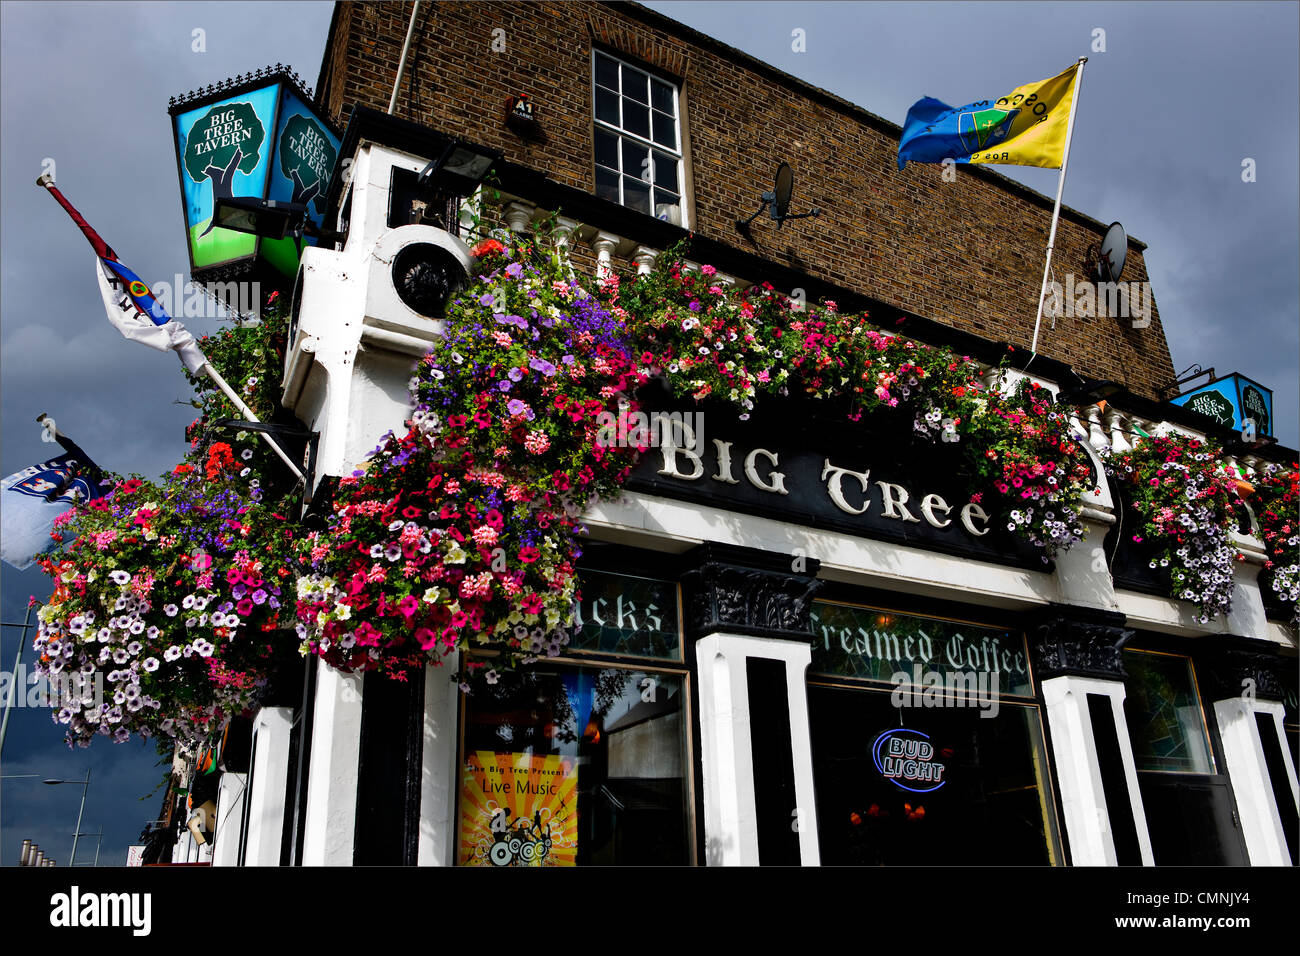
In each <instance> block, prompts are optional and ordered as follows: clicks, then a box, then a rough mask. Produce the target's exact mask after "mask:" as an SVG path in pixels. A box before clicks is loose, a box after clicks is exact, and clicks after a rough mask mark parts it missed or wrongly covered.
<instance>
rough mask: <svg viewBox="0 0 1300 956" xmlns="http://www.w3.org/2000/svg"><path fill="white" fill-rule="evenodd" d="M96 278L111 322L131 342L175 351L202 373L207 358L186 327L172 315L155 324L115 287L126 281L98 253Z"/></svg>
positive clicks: (195, 370) (188, 365)
mask: <svg viewBox="0 0 1300 956" xmlns="http://www.w3.org/2000/svg"><path fill="white" fill-rule="evenodd" d="M113 265H114V266H115V267H116V269H119V270H121V271H123V272H127V273H128V274H129V275H132V276H133V275H134V273H131V272H130V271H129V270H127V269H125V267H123V266H122V264H121V263H120V262H115V263H113ZM95 278H96V279H97V280H98V281H99V293H100V295H101V296H102V297H103V299H104V311H106V312H107V313H108V321H110V322H112V323H113V325H114V326H115V327H116V328H117V330H118V331H119V332H121V333H122V335H123V336H124V337H126V338H128V339H130V340H131V341H132V342H140V343H141V344H143V345H147V346H149V347H150V348H151V349H157V350H158V351H159V352H168V351H175V352H176V354H177V355H179V356H180V357H181V361H182V362H184V363H185V367H186V368H187V369H189V370H190V372H191V374H194V375H197V374H199V370H200V369H202V368H203V366H204V365H205V364H207V361H208V360H207V359H206V358H205V357H204V355H203V352H202V351H200V349H199V347H198V345H197V344H196V343H195V341H194V336H193V335H191V334H190V332H189V330H188V329H186V328H185V326H183V325H181V324H180V322H178V321H176V320H175V319H172V318H168V320H167V321H166V322H164V323H163V324H162V325H157V324H155V323H154V321H153V320H152V319H151V318H149V317H148V316H147V315H145V314H144V313H142V312H141V311H140V309H139V308H138V307H137V305H136V303H135V302H134V300H132V298H131V297H130V296H129V295H127V294H126V292H124V291H123V290H121V289H120V288H114V284H115V283H116V282H121V281H124V278H123V277H121V276H119V275H117V274H115V273H114V271H110V269H109V267H108V266H107V265H106V264H105V260H103V259H101V258H99V257H98V256H96V257H95ZM137 281H138V280H137ZM145 291H146V292H147V291H148V290H147V289H146V290H145ZM159 311H161V306H160V307H159ZM163 314H164V315H165V314H166V313H163Z"/></svg>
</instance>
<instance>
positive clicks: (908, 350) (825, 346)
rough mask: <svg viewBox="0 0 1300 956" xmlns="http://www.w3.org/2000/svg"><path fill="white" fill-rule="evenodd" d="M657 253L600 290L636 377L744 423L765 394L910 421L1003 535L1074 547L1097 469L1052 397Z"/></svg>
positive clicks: (967, 361) (944, 353) (822, 308)
mask: <svg viewBox="0 0 1300 956" xmlns="http://www.w3.org/2000/svg"><path fill="white" fill-rule="evenodd" d="M665 256H666V258H665V260H664V261H665V265H663V266H662V267H661V268H660V270H658V271H656V272H654V273H651V274H650V275H647V276H638V277H636V278H634V279H631V280H630V281H627V282H606V283H604V284H603V286H602V295H603V297H604V298H605V299H606V301H607V302H609V303H610V304H611V305H612V307H613V311H614V312H615V314H617V315H619V316H621V317H623V318H625V319H626V320H627V321H628V324H629V328H630V330H631V334H632V336H633V339H634V348H635V351H636V352H637V353H638V354H639V355H640V360H641V362H642V364H643V365H644V366H645V371H646V372H647V373H649V374H662V375H664V377H665V378H666V379H667V380H668V382H669V384H670V386H671V387H672V389H673V391H674V393H675V394H677V395H678V396H682V397H687V396H689V397H691V398H694V399H696V400H699V399H702V398H704V397H705V396H714V397H715V398H722V399H723V400H726V401H729V402H731V403H732V404H733V405H735V406H736V407H737V410H738V414H739V417H740V418H742V419H745V418H748V417H749V413H750V410H751V409H752V408H753V407H754V399H755V397H756V396H757V395H759V394H763V393H766V394H772V395H780V396H784V395H807V396H812V397H814V398H840V399H846V400H847V402H848V407H849V412H848V417H849V419H850V420H853V421H858V420H860V419H861V418H862V417H863V416H864V415H867V416H869V415H873V414H877V413H885V414H889V413H894V414H904V415H907V416H908V417H909V418H910V420H911V427H912V431H913V433H914V434H915V435H916V436H917V437H918V438H920V439H922V440H928V441H931V442H947V443H955V444H958V445H959V447H960V450H961V452H962V455H963V457H964V460H965V466H966V467H965V470H966V472H967V474H968V475H969V476H970V477H971V478H972V479H974V480H973V481H972V484H974V485H977V486H979V487H984V488H992V489H996V492H997V494H998V495H1001V496H1002V498H1003V499H1004V501H1005V503H1006V505H1007V508H1006V510H1007V511H1008V512H1009V513H1010V522H1009V525H1008V528H1009V530H1010V531H1012V532H1013V533H1015V534H1016V535H1017V536H1019V537H1021V538H1023V539H1024V540H1027V541H1029V542H1030V543H1031V544H1033V545H1035V546H1036V547H1038V548H1040V549H1042V551H1043V560H1044V561H1047V560H1048V558H1049V556H1050V555H1052V554H1054V553H1055V552H1056V551H1058V550H1061V549H1064V548H1068V547H1070V545H1072V544H1073V543H1075V542H1077V541H1079V540H1081V539H1082V537H1083V533H1084V531H1083V527H1082V525H1081V524H1080V522H1079V511H1078V499H1079V496H1080V494H1082V493H1083V492H1084V491H1085V490H1086V488H1087V487H1089V486H1090V482H1091V477H1092V467H1091V464H1090V462H1089V459H1088V456H1087V453H1086V452H1084V451H1083V449H1082V447H1081V446H1080V445H1079V444H1078V442H1079V440H1081V439H1082V436H1079V435H1071V434H1070V425H1069V419H1068V416H1067V415H1066V414H1064V413H1063V412H1062V411H1061V410H1060V409H1058V408H1056V407H1055V406H1054V404H1053V399H1052V396H1051V394H1050V393H1049V391H1048V390H1047V389H1045V388H1041V387H1040V386H1038V385H1037V384H1035V383H1028V382H1022V383H1021V384H1020V385H1018V386H1017V387H1016V388H1015V389H1014V390H1012V391H1011V392H1010V394H1004V393H1003V390H1002V389H1000V388H992V389H991V388H989V387H988V386H987V385H986V384H985V382H984V372H983V370H982V369H981V368H980V366H979V365H978V364H977V363H976V362H974V361H972V359H971V358H970V356H967V355H958V354H955V353H954V352H952V351H951V350H949V349H945V348H937V347H934V346H930V345H925V344H923V343H920V342H916V341H913V340H911V339H908V338H906V337H903V336H899V335H893V334H890V333H887V332H884V331H882V330H880V329H876V328H874V327H872V326H871V325H870V324H869V322H868V319H867V316H865V315H856V316H854V315H848V314H845V313H842V312H841V311H840V309H839V307H838V305H837V304H836V303H834V302H823V303H821V304H820V305H811V304H808V303H804V302H802V301H799V300H795V299H791V298H790V297H788V296H784V295H782V294H780V293H778V292H776V291H775V290H774V289H773V288H772V286H771V285H770V284H767V283H763V284H761V285H759V286H756V287H754V288H753V289H751V290H747V291H746V292H743V293H737V292H734V291H732V290H730V289H726V288H723V287H721V286H718V285H716V284H714V282H713V280H712V272H711V268H710V267H708V266H705V267H703V268H702V269H701V270H700V272H699V274H698V275H697V274H695V273H694V272H693V271H689V270H685V269H683V268H682V265H681V263H680V261H678V260H677V259H676V258H675V257H674V254H673V253H671V252H670V253H667V254H665ZM989 493H990V494H992V492H989ZM976 494H977V495H979V494H981V493H980V492H976Z"/></svg>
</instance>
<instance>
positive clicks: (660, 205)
mask: <svg viewBox="0 0 1300 956" xmlns="http://www.w3.org/2000/svg"><path fill="white" fill-rule="evenodd" d="M681 202H682V200H681V197H680V196H678V195H677V194H676V193H670V192H665V191H664V190H662V189H656V190H655V218H656V219H667V218H668V213H667V210H668V207H669V206H676V207H678V208H680V207H681Z"/></svg>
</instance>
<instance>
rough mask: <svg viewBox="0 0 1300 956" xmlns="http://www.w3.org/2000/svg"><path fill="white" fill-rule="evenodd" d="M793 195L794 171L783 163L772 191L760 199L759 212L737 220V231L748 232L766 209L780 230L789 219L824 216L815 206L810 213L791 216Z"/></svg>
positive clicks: (777, 171)
mask: <svg viewBox="0 0 1300 956" xmlns="http://www.w3.org/2000/svg"><path fill="white" fill-rule="evenodd" d="M793 193H794V170H793V169H791V168H790V164H789V163H782V164H781V165H780V166H778V167H776V182H775V184H774V185H773V187H772V189H771V190H769V191H768V192H765V193H763V195H762V196H760V197H759V199H758V201H759V203H760V204H761V205H759V207H758V212H756V213H754V215H752V216H750V217H749V218H748V219H737V220H736V229H737V230H739V231H740V232H742V233H743V232H745V231H747V230H748V229H749V225H750V223H752V222H753V221H754V220H755V219H757V218H758V217H759V216H761V215H762V214H763V210H764V209H766V210H767V212H768V215H769V216H771V217H772V219H773V220H774V221H775V222H776V228H778V229H780V228H781V225H782V224H783V223H784V222H785V221H786V220H787V219H807V218H808V217H809V216H820V215H821V214H822V211H821V210H820V209H818V208H817V207H816V206H814V207H813V208H812V209H811V210H810V211H809V212H801V213H799V214H798V215H794V216H792V215H790V197H791V195H792V194H793Z"/></svg>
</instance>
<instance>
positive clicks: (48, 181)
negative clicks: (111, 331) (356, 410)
mask: <svg viewBox="0 0 1300 956" xmlns="http://www.w3.org/2000/svg"><path fill="white" fill-rule="evenodd" d="M36 185H38V186H41V187H43V188H44V189H46V190H48V191H49V193H50V195H51V196H53V197H54V199H55V201H57V202H58V204H59V205H60V206H62V207H63V209H64V211H66V212H67V214H68V215H69V216H71V217H72V221H73V222H75V223H76V224H77V226H78V227H79V228H80V229H81V232H82V234H83V235H85V237H86V239H88V240H89V241H90V244H91V246H92V247H93V248H94V250H95V254H96V255H97V256H99V257H100V258H101V259H109V260H112V261H114V262H118V258H117V253H115V252H114V251H113V249H112V247H111V246H109V244H108V243H106V242H105V241H104V240H103V238H102V237H101V236H100V235H99V233H97V232H96V231H95V230H94V229H93V228H91V226H90V223H88V222H86V220H85V219H83V218H82V216H81V214H80V213H79V212H77V210H76V208H75V207H74V206H73V205H72V203H70V202H68V200H67V198H66V197H65V196H64V195H63V193H62V192H60V191H59V189H58V187H56V186H55V185H54V179H53V177H51V176H50V175H49V174H42V175H41V177H40V178H39V179H37V180H36ZM119 265H120V262H119ZM100 268H102V264H101V266H100ZM138 309H139V307H138V306H137V311H138ZM109 318H110V321H111V320H112V316H111V315H110V316H109ZM155 321H156V320H155ZM168 321H169V322H170V321H172V320H171V318H170V316H169V317H168ZM176 325H177V327H179V328H181V329H182V330H183V328H184V327H183V326H181V325H180V323H179V322H177V323H176ZM124 334H125V333H124ZM128 337H129V336H128ZM190 344H191V346H193V340H192V339H191V340H190ZM172 348H173V349H176V350H177V354H178V355H181V361H182V363H185V356H184V355H183V354H182V353H183V352H184V349H177V345H176V340H175V339H174V338H173V340H172ZM194 352H195V353H196V354H197V355H199V356H200V357H203V356H202V353H201V352H198V349H197V348H194ZM185 364H186V367H187V368H192V366H191V365H190V364H189V363H185ZM198 371H201V372H204V373H206V374H207V376H208V378H210V379H212V381H213V383H214V384H215V385H216V386H217V388H219V389H221V391H222V393H223V394H224V395H225V396H226V398H228V399H230V401H231V402H232V403H233V404H234V406H235V408H237V409H239V412H240V414H242V415H243V416H244V419H245V420H246V421H249V422H252V423H254V424H259V425H260V424H261V422H260V420H259V419H258V417H257V416H256V415H254V414H253V410H252V409H251V408H249V407H248V406H247V405H245V404H244V401H243V399H241V398H240V397H239V396H238V395H237V394H235V390H234V389H232V388H231V387H230V385H229V384H228V383H227V382H226V380H225V379H224V378H222V377H221V375H220V373H218V372H217V370H216V369H215V368H213V367H212V363H211V362H209V361H208V360H207V358H206V357H203V364H202V365H201V366H199V369H198ZM195 374H197V372H196V373H195ZM258 434H259V435H261V436H262V441H264V442H266V443H267V444H268V445H269V446H271V450H272V451H274V452H275V453H276V454H277V455H279V456H280V460H281V461H282V462H284V463H285V465H287V466H288V468H289V470H290V471H291V472H293V474H294V477H296V478H297V479H298V480H299V481H301V482H302V484H303V495H304V498H305V499H306V500H307V501H310V500H311V488H310V487H308V485H307V478H306V477H305V476H304V475H303V473H302V471H301V470H300V469H299V468H298V466H297V465H295V464H294V463H293V460H292V459H291V458H289V456H288V455H286V454H285V453H284V449H283V448H281V447H280V445H279V443H278V442H276V441H275V440H273V439H272V438H271V436H270V435H268V434H267V433H266V432H258Z"/></svg>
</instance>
